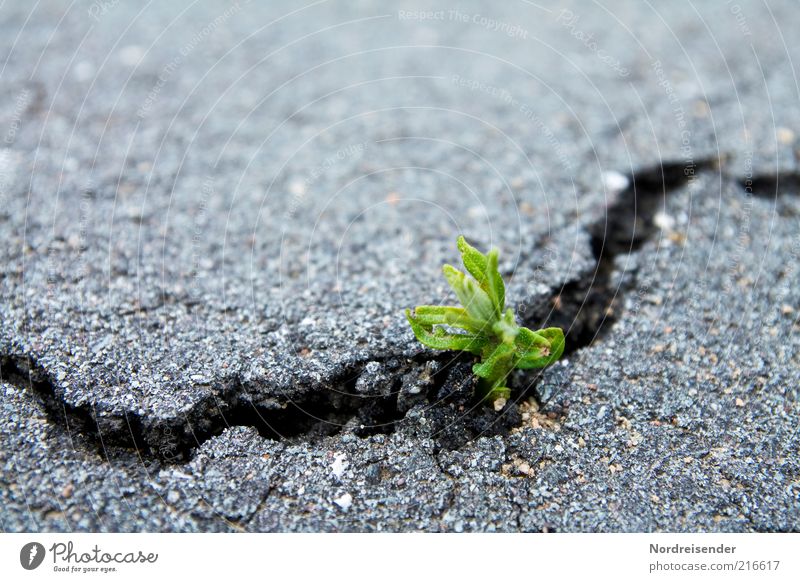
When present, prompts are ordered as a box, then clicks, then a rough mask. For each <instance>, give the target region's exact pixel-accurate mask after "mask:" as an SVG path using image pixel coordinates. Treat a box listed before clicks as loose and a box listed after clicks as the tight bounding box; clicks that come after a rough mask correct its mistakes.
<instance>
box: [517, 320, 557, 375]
mask: <svg viewBox="0 0 800 582" xmlns="http://www.w3.org/2000/svg"><path fill="white" fill-rule="evenodd" d="M522 329H525V330H526V331H528V332H529V333H530V334H532V335H533V336H535V337H536V339H535V341H531V343H530V345H529V346H528V347H527V348H522V349H521V350H520V351H519V352H518V356H519V359H518V360H517V366H516V367H517V368H519V369H521V370H530V369H533V368H544V367H545V366H549V365H550V364H552V363H553V362H555V361H556V360H558V359H559V358H560V357H561V355H562V354H563V353H564V332H563V331H561V329H560V328H557V327H549V328H547V329H540V330H539V331H537V332H531V331H530V330H528V329H527V328H522ZM520 335H522V334H520ZM526 335H527V334H526Z"/></svg>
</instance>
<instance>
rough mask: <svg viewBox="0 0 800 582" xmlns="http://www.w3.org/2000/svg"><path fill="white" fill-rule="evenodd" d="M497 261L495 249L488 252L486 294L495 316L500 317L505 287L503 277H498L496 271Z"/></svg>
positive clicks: (504, 299) (498, 272)
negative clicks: (490, 301)
mask: <svg viewBox="0 0 800 582" xmlns="http://www.w3.org/2000/svg"><path fill="white" fill-rule="evenodd" d="M497 260H498V253H497V249H492V250H491V251H489V255H488V261H487V265H486V292H487V293H488V294H489V298H490V299H491V300H492V303H493V304H494V308H495V311H496V312H497V316H498V317H500V314H501V313H503V309H505V306H506V285H505V283H503V277H501V276H500V271H498V269H497Z"/></svg>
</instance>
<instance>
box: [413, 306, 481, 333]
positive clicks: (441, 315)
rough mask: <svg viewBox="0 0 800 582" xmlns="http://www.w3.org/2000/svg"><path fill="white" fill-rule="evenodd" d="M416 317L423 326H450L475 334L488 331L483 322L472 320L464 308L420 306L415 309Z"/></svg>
mask: <svg viewBox="0 0 800 582" xmlns="http://www.w3.org/2000/svg"><path fill="white" fill-rule="evenodd" d="M414 317H415V319H416V320H417V321H418V322H419V323H421V324H423V325H450V326H453V327H460V328H462V329H465V330H467V331H471V332H474V333H479V332H481V331H484V330H485V329H486V325H485V324H484V323H483V322H480V321H476V320H474V319H472V318H471V317H470V316H469V314H468V313H467V310H466V309H464V308H463V307H449V306H445V305H418V306H417V307H415V308H414Z"/></svg>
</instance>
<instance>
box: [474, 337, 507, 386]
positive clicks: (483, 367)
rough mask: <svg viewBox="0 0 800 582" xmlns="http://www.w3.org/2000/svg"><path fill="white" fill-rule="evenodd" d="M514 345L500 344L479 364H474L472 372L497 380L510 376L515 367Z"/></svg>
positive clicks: (481, 376)
mask: <svg viewBox="0 0 800 582" xmlns="http://www.w3.org/2000/svg"><path fill="white" fill-rule="evenodd" d="M514 353H515V352H514V347H513V346H510V345H508V344H499V345H498V346H497V347H496V348H495V349H494V350H493V351H492V352H491V353H490V354H489V355H488V356H485V357H484V358H483V359H482V360H481V362H480V363H479V364H475V365H474V366H472V373H473V374H475V375H476V376H478V377H480V378H486V379H487V380H497V379H501V378H505V377H506V376H508V374H509V372H511V370H512V369H513V368H514V364H513V362H512V359H513V357H514Z"/></svg>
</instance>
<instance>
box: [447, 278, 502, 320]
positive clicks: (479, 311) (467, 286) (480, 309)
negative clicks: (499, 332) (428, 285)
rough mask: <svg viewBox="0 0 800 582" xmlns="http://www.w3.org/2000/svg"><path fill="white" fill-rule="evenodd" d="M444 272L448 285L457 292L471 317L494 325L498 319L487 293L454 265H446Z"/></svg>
mask: <svg viewBox="0 0 800 582" xmlns="http://www.w3.org/2000/svg"><path fill="white" fill-rule="evenodd" d="M442 271H443V272H444V277H445V279H447V283H448V284H449V285H450V287H451V288H452V289H453V291H454V292H455V294H456V296H457V297H458V300H459V301H460V302H461V305H463V306H464V307H465V308H466V310H467V313H468V314H469V316H470V317H472V318H473V319H476V320H478V321H481V322H487V323H493V322H494V321H495V320H496V319H497V317H496V316H495V310H494V305H493V304H492V300H491V299H489V296H488V295H487V294H486V291H484V290H483V289H481V288H480V286H479V285H478V283H476V282H475V280H473V279H469V278H468V277H467V276H466V275H465V274H464V273H462V272H461V271H459V270H458V269H456V268H455V267H453V266H452V265H445V266H444V267H442Z"/></svg>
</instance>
